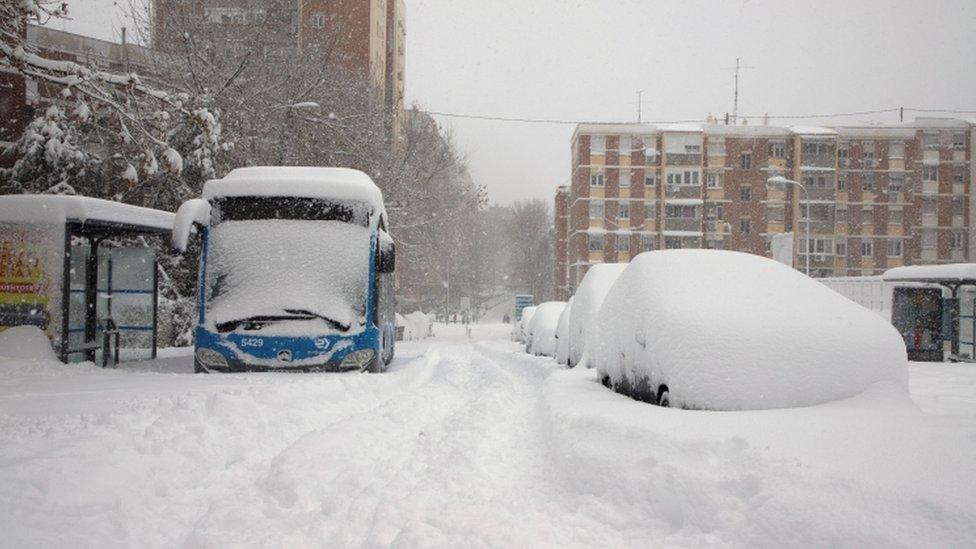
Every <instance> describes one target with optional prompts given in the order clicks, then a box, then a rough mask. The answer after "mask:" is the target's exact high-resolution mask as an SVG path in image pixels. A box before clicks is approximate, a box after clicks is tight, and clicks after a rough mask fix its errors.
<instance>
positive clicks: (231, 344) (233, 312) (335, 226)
mask: <svg viewBox="0 0 976 549" xmlns="http://www.w3.org/2000/svg"><path fill="white" fill-rule="evenodd" d="M388 223H389V221H388V220H387V215H386V210H385V209H384V207H383V195H382V193H381V192H380V190H379V188H378V187H377V186H376V185H375V184H374V183H373V181H372V180H371V179H370V178H369V176H367V175H366V174H364V173H362V172H359V171H356V170H349V169H341V168H293V167H254V168H241V169H237V170H234V171H232V172H230V173H229V174H227V176H226V177H224V178H223V179H218V180H212V181H209V182H207V183H206V185H204V188H203V198H202V199H194V200H190V201H188V202H186V203H185V204H183V206H182V207H181V208H180V210H179V212H177V216H176V222H175V225H176V226H175V230H174V244H175V245H176V247H178V248H185V247H186V244H187V240H188V238H189V234H190V229H191V227H192V226H194V225H197V226H199V227H200V236H201V238H200V244H201V251H200V279H199V280H200V285H199V296H198V302H199V305H198V318H197V326H196V331H195V335H196V349H195V355H194V364H195V368H196V371H197V372H198V373H199V372H240V371H351V370H355V371H371V372H381V371H384V370H385V369H386V366H387V365H388V364H389V363H390V361H391V360H392V359H393V353H394V339H395V332H396V327H395V323H396V320H395V313H394V293H393V273H394V269H395V264H396V250H395V247H394V244H393V239H392V238H391V237H390V234H389V232H388Z"/></svg>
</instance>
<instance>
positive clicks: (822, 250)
mask: <svg viewBox="0 0 976 549" xmlns="http://www.w3.org/2000/svg"><path fill="white" fill-rule="evenodd" d="M807 248H809V249H810V251H811V253H812V254H813V255H830V254H831V253H833V252H834V241H833V240H832V239H830V238H811V239H810V240H809V241H808V240H807V239H805V238H801V239H800V253H801V254H806V253H807Z"/></svg>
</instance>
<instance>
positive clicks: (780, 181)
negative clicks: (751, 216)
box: [766, 175, 810, 276]
mask: <svg viewBox="0 0 976 549" xmlns="http://www.w3.org/2000/svg"><path fill="white" fill-rule="evenodd" d="M787 185H796V186H797V187H799V188H800V190H801V191H803V205H804V206H805V207H806V209H807V219H806V222H807V230H806V249H807V254H806V267H805V269H806V273H807V276H810V195H808V194H807V188H806V187H804V186H803V185H802V184H800V183H797V182H796V181H793V180H792V179H786V178H785V177H783V176H781V175H776V176H773V177H770V178H769V179H767V180H766V187H767V188H769V187H782V188H785V187H786V186H787Z"/></svg>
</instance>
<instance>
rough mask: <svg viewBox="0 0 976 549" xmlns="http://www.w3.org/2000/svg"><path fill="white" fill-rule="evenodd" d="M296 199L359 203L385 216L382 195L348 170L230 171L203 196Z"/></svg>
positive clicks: (280, 168)
mask: <svg viewBox="0 0 976 549" xmlns="http://www.w3.org/2000/svg"><path fill="white" fill-rule="evenodd" d="M223 196H294V197H302V198H323V199H331V200H347V201H359V202H366V203H367V204H369V205H370V206H371V207H372V208H373V210H374V211H376V212H379V213H381V214H383V215H385V212H386V210H385V209H384V208H383V193H382V192H381V191H380V189H379V187H377V186H376V184H375V183H373V180H372V179H370V177H369V176H368V175H366V174H364V173H363V172H361V171H359V170H350V169H347V168H304V167H283V166H274V167H251V168H238V169H236V170H233V171H231V172H230V173H228V174H227V175H226V176H224V178H223V179H215V180H211V181H208V182H207V183H206V185H204V186H203V197H204V198H206V199H208V200H209V199H212V198H216V197H223Z"/></svg>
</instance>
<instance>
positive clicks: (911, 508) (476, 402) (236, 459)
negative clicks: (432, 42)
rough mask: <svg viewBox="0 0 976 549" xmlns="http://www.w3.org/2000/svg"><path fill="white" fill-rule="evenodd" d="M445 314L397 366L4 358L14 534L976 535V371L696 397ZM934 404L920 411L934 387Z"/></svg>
mask: <svg viewBox="0 0 976 549" xmlns="http://www.w3.org/2000/svg"><path fill="white" fill-rule="evenodd" d="M510 329H511V327H510V326H505V325H475V326H473V328H472V336H473V339H469V338H468V337H467V336H466V334H465V330H464V327H463V326H450V327H445V326H437V327H436V328H435V333H436V334H437V337H436V338H435V339H433V340H427V341H422V342H409V343H404V344H402V345H400V346H399V347H398V353H399V354H398V357H397V359H396V360H395V362H394V364H393V366H392V369H391V371H390V372H389V373H387V374H383V375H366V374H338V375H337V374H304V375H286V374H245V375H193V374H191V373H190V372H191V371H192V364H191V360H190V356H189V355H188V354H187V352H186V351H183V350H172V351H167V352H166V353H164V356H163V357H162V358H160V359H159V360H156V361H153V362H149V363H143V364H138V365H131V366H128V367H127V368H126V369H124V370H100V369H96V368H94V367H91V366H62V365H58V364H52V363H49V362H44V361H41V362H36V363H24V362H23V361H21V362H18V363H16V364H15V362H16V361H15V360H6V361H3V360H0V532H3V536H2V541H0V545H5V546H6V545H9V546H28V545H29V546H65V545H71V546H79V545H80V546H121V545H126V546H131V545H138V546H172V545H194V546H228V545H274V546H295V545H311V546H330V547H334V546H350V545H352V546H362V545H368V546H388V545H394V544H395V545H399V546H408V547H410V546H452V547H456V546H489V547H501V546H505V547H508V546H529V545H531V546H537V545H542V546H648V545H695V546H698V545H725V546H727V545H732V546H743V545H760V546H783V545H787V546H811V545H812V546H828V545H842V546H866V545H867V546H912V545H914V546H967V545H971V544H972V542H973V540H974V539H976V465H974V461H973V456H974V455H976V424H974V423H973V418H974V417H976V366H966V365H950V364H935V365H932V364H914V365H912V367H911V369H910V376H911V381H910V388H911V399H912V400H909V399H908V398H906V397H904V396H903V395H899V394H897V392H888V391H885V390H883V389H881V390H873V391H869V392H868V393H866V394H863V395H861V396H858V397H855V398H852V399H848V400H844V401H839V402H834V403H830V404H825V405H820V406H815V407H809V408H797V409H789V410H767V411H756V412H692V411H682V410H674V409H663V408H657V407H654V406H649V405H646V404H643V403H639V402H636V401H632V400H629V399H627V398H625V397H623V396H621V395H618V394H615V393H613V392H611V391H609V390H607V389H605V388H603V387H602V386H601V385H599V384H598V383H597V382H596V377H595V376H596V374H595V372H594V371H593V370H565V369H560V368H557V367H556V366H555V364H554V362H553V361H552V360H551V359H547V358H537V357H530V356H528V355H525V354H524V353H523V352H521V351H520V346H519V345H517V344H515V343H513V342H510V341H508V339H509V333H510ZM912 401H914V402H912Z"/></svg>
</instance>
